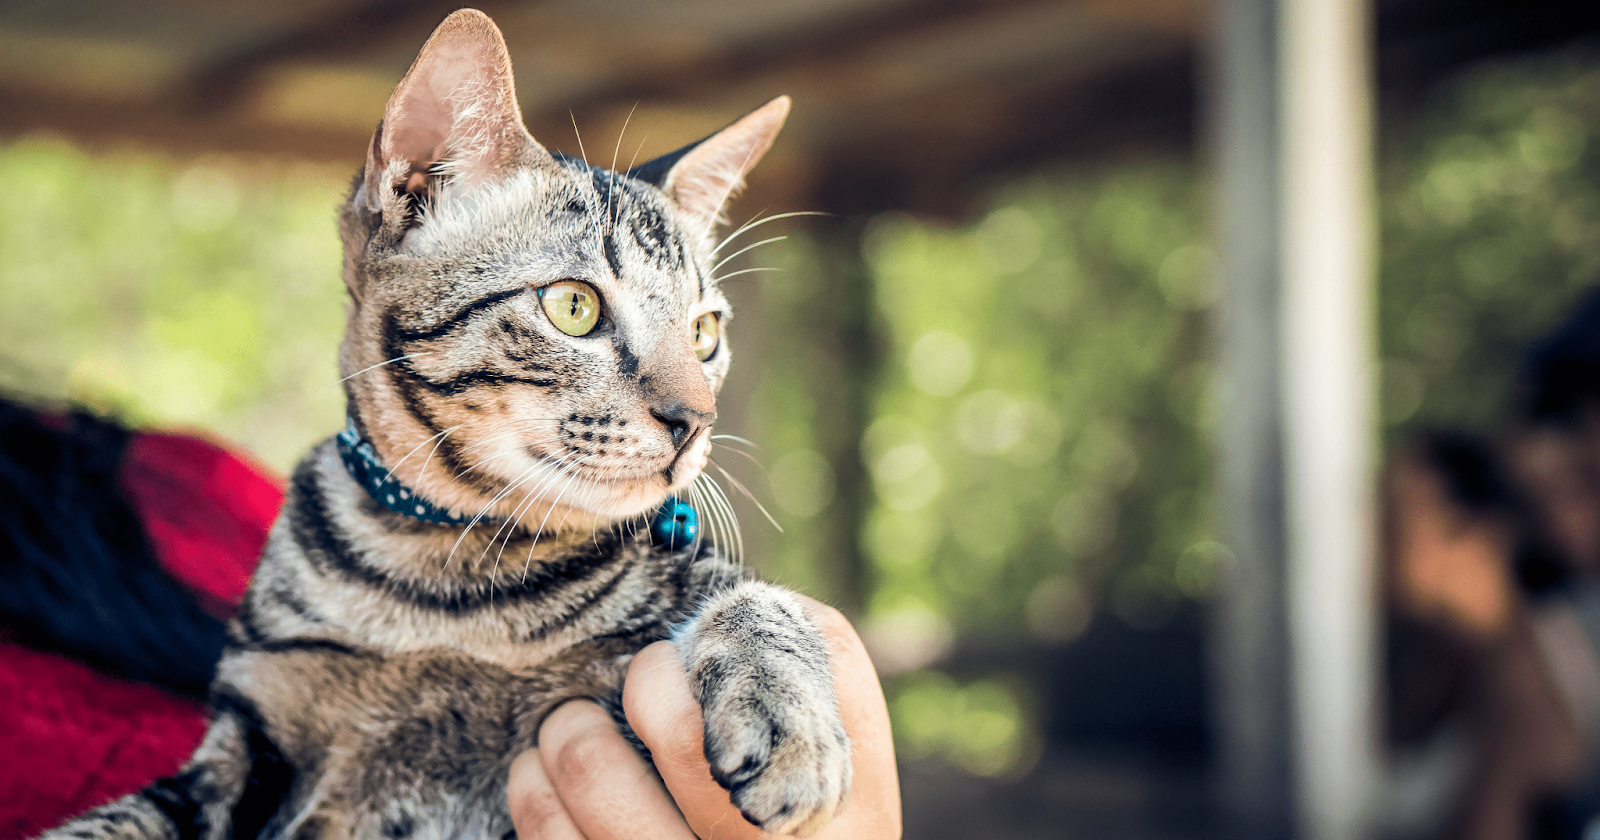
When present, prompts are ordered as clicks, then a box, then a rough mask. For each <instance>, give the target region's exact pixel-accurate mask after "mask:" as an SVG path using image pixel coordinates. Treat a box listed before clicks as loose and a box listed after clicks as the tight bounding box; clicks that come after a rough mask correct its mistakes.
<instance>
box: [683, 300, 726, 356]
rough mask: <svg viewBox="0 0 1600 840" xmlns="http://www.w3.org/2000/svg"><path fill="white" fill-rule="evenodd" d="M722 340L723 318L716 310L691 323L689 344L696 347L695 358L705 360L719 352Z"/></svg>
mask: <svg viewBox="0 0 1600 840" xmlns="http://www.w3.org/2000/svg"><path fill="white" fill-rule="evenodd" d="M721 342H722V319H721V318H718V317H717V313H715V312H707V313H706V314H704V315H701V316H700V317H698V318H696V319H694V323H693V324H690V325H689V344H690V345H692V346H693V347H694V355H695V358H697V359H699V360H700V361H702V362H703V361H705V360H706V359H709V358H711V355H712V354H713V353H716V352H717V345H718V344H720V343H721Z"/></svg>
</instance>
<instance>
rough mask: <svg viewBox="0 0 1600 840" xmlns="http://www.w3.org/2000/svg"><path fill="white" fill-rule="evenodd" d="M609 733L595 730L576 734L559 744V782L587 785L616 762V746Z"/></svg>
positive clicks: (556, 762) (557, 767)
mask: <svg viewBox="0 0 1600 840" xmlns="http://www.w3.org/2000/svg"><path fill="white" fill-rule="evenodd" d="M606 735H607V733H605V732H597V731H595V730H592V729H588V730H582V731H580V732H577V733H574V734H573V735H571V736H570V737H569V738H567V739H566V740H565V741H563V742H562V743H561V744H560V745H559V746H557V747H556V753H555V768H554V773H555V775H556V776H557V777H559V778H558V781H557V784H562V783H566V784H571V785H578V786H586V785H589V784H593V783H594V782H595V781H596V780H598V779H599V777H600V776H601V774H602V773H604V771H605V768H606V767H607V766H609V765H610V764H613V763H615V761H616V756H615V754H614V753H615V750H614V749H613V747H614V746H615V745H614V744H613V743H612V740H614V739H612V738H607V737H606Z"/></svg>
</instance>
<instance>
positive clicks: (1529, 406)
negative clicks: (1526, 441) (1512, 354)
mask: <svg viewBox="0 0 1600 840" xmlns="http://www.w3.org/2000/svg"><path fill="white" fill-rule="evenodd" d="M1597 404H1600V288H1594V289H1590V290H1589V292H1588V293H1586V294H1585V295H1584V297H1583V299H1582V300H1580V301H1579V302H1578V305H1577V306H1576V307H1574V308H1573V311H1572V315H1571V316H1569V317H1568V318H1567V320H1566V321H1565V322H1563V323H1562V325H1561V327H1560V328H1559V329H1557V330H1556V331H1555V332H1554V333H1553V334H1551V335H1550V336H1549V337H1547V338H1545V339H1544V340H1543V341H1540V342H1539V343H1538V344H1537V345H1535V346H1534V348H1533V352H1532V353H1530V354H1529V357H1528V361H1527V363H1526V365H1525V366H1524V368H1523V373H1522V387H1521V390H1520V393H1519V394H1518V398H1517V410H1518V413H1519V414H1520V415H1521V416H1522V417H1523V419H1525V420H1528V421H1531V422H1534V423H1552V424H1561V425H1566V424H1570V423H1574V422H1576V421H1577V420H1578V419H1579V418H1580V416H1581V415H1582V413H1583V411H1584V410H1585V409H1586V408H1588V407H1590V406H1596V405H1597Z"/></svg>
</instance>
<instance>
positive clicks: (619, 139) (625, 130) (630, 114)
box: [608, 101, 639, 230]
mask: <svg viewBox="0 0 1600 840" xmlns="http://www.w3.org/2000/svg"><path fill="white" fill-rule="evenodd" d="M637 110H639V103H638V101H635V102H634V103H633V107H632V108H629V109H628V117H627V119H624V120H623V121H622V130H621V131H619V132H617V147H616V148H615V149H612V150H611V171H612V172H616V171H617V156H618V155H620V154H621V153H622V138H623V137H624V136H626V135H627V133H628V123H630V122H633V112H634V111H637ZM611 210H612V211H613V212H611V213H609V214H608V215H610V216H611V229H612V230H616V229H617V216H616V213H615V212H614V211H615V210H616V206H615V204H613V205H612V208H611Z"/></svg>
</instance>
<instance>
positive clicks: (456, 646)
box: [329, 557, 674, 672]
mask: <svg viewBox="0 0 1600 840" xmlns="http://www.w3.org/2000/svg"><path fill="white" fill-rule="evenodd" d="M344 595H345V597H344V598H342V599H341V598H340V597H339V596H338V595H333V596H332V597H330V598H329V601H330V602H331V603H330V607H332V609H330V612H337V613H338V615H337V623H338V624H339V625H340V626H341V628H342V629H343V631H344V633H345V634H346V635H347V636H348V637H349V638H350V639H351V640H352V641H355V642H357V643H358V644H360V645H362V646H364V647H370V648H375V649H377V650H380V651H383V652H385V653H391V654H402V653H412V652H419V651H427V650H438V649H447V650H453V651H457V652H459V653H461V654H464V655H466V656H470V657H472V658H473V659H477V660H481V661H484V662H488V663H491V664H494V665H496V666H498V667H501V668H504V669H506V670H508V671H512V672H520V671H524V670H527V669H529V668H535V667H539V666H541V665H543V664H544V663H545V662H547V661H549V660H550V659H551V658H552V657H555V656H557V655H559V654H560V653H562V652H563V651H566V650H569V649H571V648H572V647H574V646H575V645H579V644H581V643H583V642H585V641H588V640H590V639H595V638H600V637H606V636H614V635H617V634H619V633H631V632H638V631H641V630H647V629H648V628H650V627H653V626H658V625H662V623H663V622H664V621H665V617H666V616H667V614H668V613H669V612H670V611H671V609H672V607H673V606H674V604H673V603H672V602H673V600H674V599H673V593H672V592H671V591H670V590H669V589H668V588H667V587H664V586H663V585H662V580H661V575H660V574H659V571H658V570H656V569H653V568H651V566H650V565H648V564H646V563H642V562H636V561H633V560H630V559H629V558H626V557H622V558H618V559H617V560H615V561H613V562H609V563H606V564H602V565H600V566H598V567H597V568H596V569H595V570H594V571H593V572H592V573H591V574H587V575H585V576H583V577H582V578H581V579H578V580H574V581H569V582H565V585H560V586H549V587H544V588H541V589H539V590H518V589H516V588H515V587H508V588H507V590H506V591H503V592H499V593H496V592H495V591H493V590H490V591H488V592H486V593H482V594H481V595H479V594H476V593H475V594H474V596H473V597H472V598H471V599H465V598H462V599H455V600H452V599H449V598H432V599H419V598H408V597H403V596H402V595H398V594H395V593H392V592H391V593H387V594H384V595H382V596H379V597H374V596H372V595H370V594H364V593H360V592H347V593H344Z"/></svg>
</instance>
